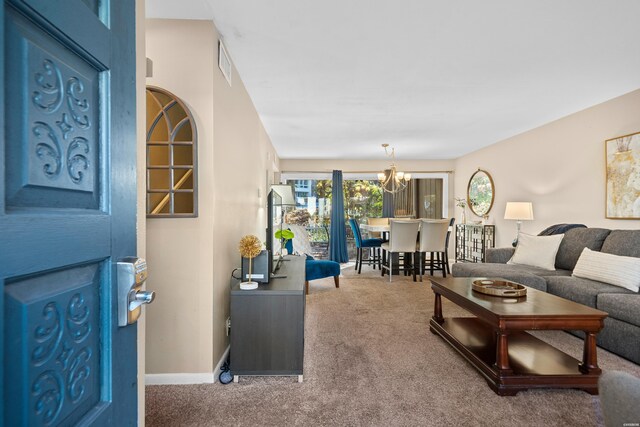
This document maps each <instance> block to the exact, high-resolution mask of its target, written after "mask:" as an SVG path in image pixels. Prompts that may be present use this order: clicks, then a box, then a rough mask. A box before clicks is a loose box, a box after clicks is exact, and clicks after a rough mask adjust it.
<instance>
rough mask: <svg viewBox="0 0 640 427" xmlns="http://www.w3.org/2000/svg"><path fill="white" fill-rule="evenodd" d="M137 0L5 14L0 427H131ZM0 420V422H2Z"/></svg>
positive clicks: (47, 5)
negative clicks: (122, 287) (129, 294)
mask: <svg viewBox="0 0 640 427" xmlns="http://www.w3.org/2000/svg"><path fill="white" fill-rule="evenodd" d="M134 22H135V4H134V1H133V0H118V1H114V0H111V1H110V0H64V1H51V0H10V1H3V2H2V4H1V5H0V26H1V27H0V29H1V31H0V56H1V57H2V59H3V61H2V67H0V76H1V77H2V79H1V80H2V82H3V83H2V87H0V100H1V101H2V102H0V108H2V110H0V112H1V114H0V127H1V128H2V130H3V132H2V134H1V135H0V284H2V286H3V289H2V292H1V293H0V299H1V301H0V314H1V316H0V319H1V322H2V324H0V326H1V327H0V334H1V335H0V346H1V347H2V355H3V358H2V365H1V368H0V378H1V381H2V383H1V384H2V386H1V388H0V392H1V393H2V400H1V401H2V406H1V407H0V411H1V412H0V419H2V420H3V421H4V425H7V426H9V425H11V426H22V425H24V426H26V425H30V426H31V425H45V426H49V425H74V424H77V423H81V424H89V425H129V424H135V423H136V416H137V415H136V411H137V404H136V400H137V372H136V327H135V325H132V326H127V327H124V328H118V326H117V312H116V308H117V300H116V284H115V277H116V275H115V270H114V269H115V263H116V262H117V259H119V258H121V257H124V256H127V255H135V250H136V248H135V233H136V229H135V203H136V199H135V198H136V195H135V188H136V183H135V180H136V177H135V156H136V153H135V151H136V150H135V145H136V143H135V109H136V107H135V39H134V37H135V32H134ZM0 424H2V422H0Z"/></svg>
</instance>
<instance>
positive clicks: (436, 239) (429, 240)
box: [418, 219, 450, 282]
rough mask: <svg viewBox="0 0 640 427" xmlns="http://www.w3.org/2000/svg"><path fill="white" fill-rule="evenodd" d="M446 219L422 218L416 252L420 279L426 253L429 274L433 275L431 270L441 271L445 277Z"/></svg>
mask: <svg viewBox="0 0 640 427" xmlns="http://www.w3.org/2000/svg"><path fill="white" fill-rule="evenodd" d="M449 223H450V221H449V220H448V219H444V220H436V221H434V220H426V219H423V220H422V225H421V229H420V244H419V246H418V253H419V254H420V281H421V282H422V275H423V274H424V272H425V269H426V261H427V260H426V254H427V252H429V253H430V256H429V274H430V275H431V276H433V271H434V270H436V271H442V276H443V277H447V266H446V264H447V262H446V259H447V255H446V253H447V238H448V234H449Z"/></svg>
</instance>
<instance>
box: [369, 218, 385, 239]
mask: <svg viewBox="0 0 640 427" xmlns="http://www.w3.org/2000/svg"><path fill="white" fill-rule="evenodd" d="M367 224H369V225H389V218H367ZM382 234H383V233H382V232H381V231H370V232H369V237H374V238H377V239H382V240H384V241H386V239H385V238H384V236H383V235H382Z"/></svg>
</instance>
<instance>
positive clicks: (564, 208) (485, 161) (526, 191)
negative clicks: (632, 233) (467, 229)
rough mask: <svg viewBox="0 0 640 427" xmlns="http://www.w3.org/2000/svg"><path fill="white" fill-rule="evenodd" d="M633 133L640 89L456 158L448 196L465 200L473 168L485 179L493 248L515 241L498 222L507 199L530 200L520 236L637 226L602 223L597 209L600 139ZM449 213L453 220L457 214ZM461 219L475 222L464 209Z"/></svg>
mask: <svg viewBox="0 0 640 427" xmlns="http://www.w3.org/2000/svg"><path fill="white" fill-rule="evenodd" d="M638 131H640V90H637V91H634V92H631V93H629V94H626V95H624V96H621V97H618V98H615V99H612V100H610V101H607V102H605V103H602V104H599V105H596V106H593V107H591V108H588V109H586V110H583V111H580V112H578V113H575V114H572V115H570V116H567V117H564V118H562V119H560V120H557V121H554V122H551V123H548V124H546V125H544V126H541V127H539V128H536V129H533V130H531V131H529V132H525V133H523V134H520V135H517V136H514V137H512V138H509V139H506V140H504V141H501V142H499V143H497V144H494V145H491V146H489V147H487V148H484V149H482V150H479V151H476V152H474V153H471V154H469V155H466V156H463V157H461V158H459V159H457V161H456V167H455V169H456V177H457V179H456V183H455V197H464V196H465V195H466V190H467V183H468V180H469V178H470V177H471V174H472V173H473V172H474V171H475V170H477V169H478V168H482V169H485V170H487V171H488V172H489V173H490V174H491V176H492V177H493V181H494V183H495V187H496V197H495V202H494V205H493V209H492V210H491V212H490V218H491V220H493V221H494V222H495V224H496V234H497V241H496V243H497V245H498V246H507V245H509V244H510V243H511V241H512V240H513V238H514V235H515V229H516V225H515V222H514V221H508V220H504V219H503V217H504V209H505V205H506V202H507V201H530V202H533V211H534V217H535V220H534V221H525V222H523V225H522V231H523V232H525V233H532V234H535V233H538V232H540V231H541V230H542V229H544V228H546V227H547V226H549V225H552V224H556V223H563V222H567V223H574V222H577V223H584V224H586V225H588V226H590V227H604V228H628V229H630V228H633V229H637V228H640V221H638V220H628V221H624V220H610V219H606V218H605V210H604V208H605V173H606V172H605V158H604V141H605V140H606V139H610V138H614V137H616V136H621V135H626V134H629V133H633V132H638ZM456 211H457V212H456V216H457V217H458V218H459V217H460V209H459V208H456ZM467 217H468V219H474V220H477V219H479V218H477V217H475V216H474V215H472V214H471V213H470V211H469V210H467Z"/></svg>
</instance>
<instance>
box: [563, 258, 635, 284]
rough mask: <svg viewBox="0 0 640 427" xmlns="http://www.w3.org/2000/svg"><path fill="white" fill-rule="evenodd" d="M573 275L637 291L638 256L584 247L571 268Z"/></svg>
mask: <svg viewBox="0 0 640 427" xmlns="http://www.w3.org/2000/svg"><path fill="white" fill-rule="evenodd" d="M573 276H575V277H582V278H583V279H591V280H597V281H599V282H604V283H608V284H610V285H614V286H620V287H621V288H626V289H629V290H630V291H634V292H638V291H639V290H640V258H635V257H629V256H619V255H612V254H608V253H604V252H597V251H592V250H591V249H589V248H584V250H583V251H582V253H581V254H580V258H578V262H577V263H576V267H575V268H574V269H573Z"/></svg>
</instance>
